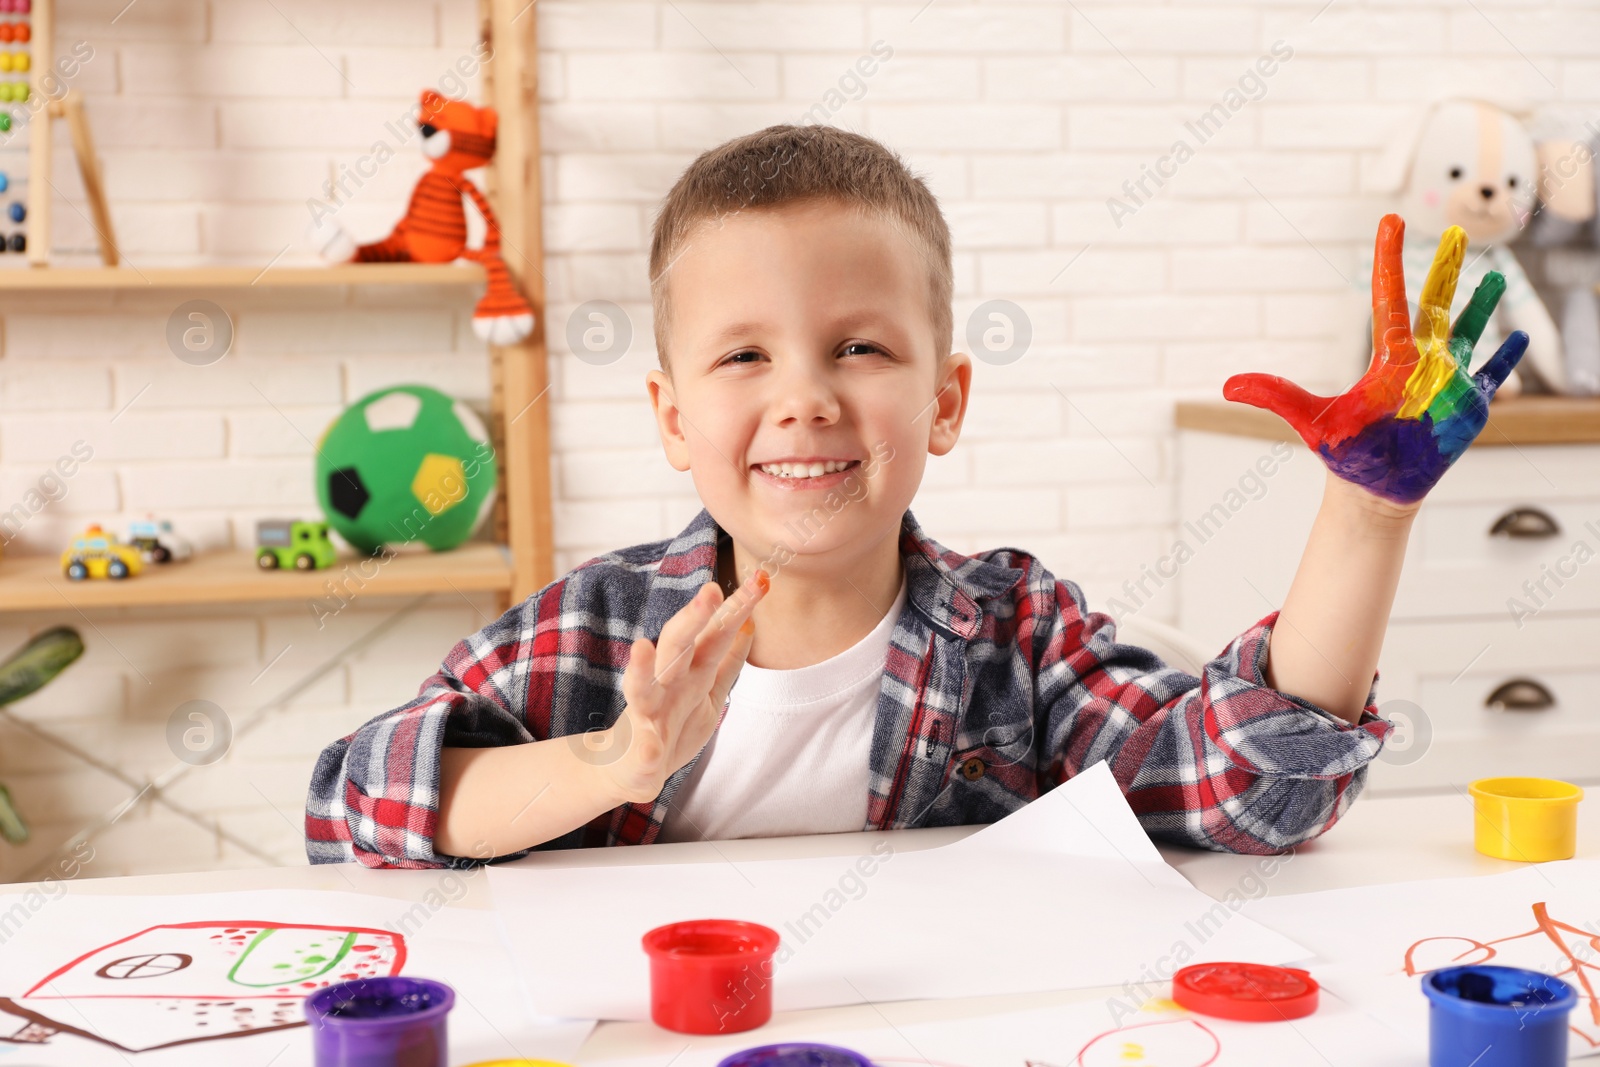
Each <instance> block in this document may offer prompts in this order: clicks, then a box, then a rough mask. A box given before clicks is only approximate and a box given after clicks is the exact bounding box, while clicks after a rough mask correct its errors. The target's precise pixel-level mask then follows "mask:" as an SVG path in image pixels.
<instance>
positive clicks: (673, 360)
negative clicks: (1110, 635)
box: [647, 201, 972, 557]
mask: <svg viewBox="0 0 1600 1067" xmlns="http://www.w3.org/2000/svg"><path fill="white" fill-rule="evenodd" d="M667 284H668V285H669V287H670V288H669V290H668V292H669V294H670V299H671V316H670V322H669V341H668V358H669V362H670V366H671V368H672V373H671V376H670V377H669V376H668V375H667V374H664V373H663V372H661V371H651V372H650V374H649V376H648V379H647V386H648V389H649V392H650V399H651V403H652V404H653V405H654V407H655V412H656V420H657V424H658V428H659V429H660V432H661V439H662V445H663V446H664V447H665V449H666V453H667V458H668V460H669V461H670V462H671V463H672V465H673V467H675V468H676V469H678V470H688V471H690V472H691V474H692V475H693V477H694V483H695V489H696V490H697V491H698V492H699V494H700V499H701V501H702V503H704V504H705V506H706V508H707V509H708V510H709V511H710V512H711V514H712V515H713V517H715V518H716V520H717V522H718V523H719V524H720V525H721V526H722V527H723V528H724V529H726V530H727V531H728V532H729V533H730V534H731V535H732V536H733V538H734V540H735V541H736V542H737V543H739V544H740V545H742V546H744V547H745V548H746V549H748V550H749V551H752V552H756V553H760V554H762V555H765V554H766V553H768V552H770V551H771V549H772V547H773V546H774V545H775V544H776V543H777V542H779V541H782V542H783V543H784V544H786V545H788V546H789V548H790V549H792V550H793V551H794V552H795V553H796V554H797V555H798V556H800V557H805V556H811V555H820V554H823V553H829V552H833V551H835V550H838V549H840V548H841V547H844V548H846V549H848V548H851V547H859V548H861V549H863V550H865V549H866V548H867V547H868V546H870V545H872V544H875V543H877V542H878V541H879V540H881V538H882V537H883V536H885V535H888V534H891V533H893V532H894V531H896V530H898V528H899V524H900V517H901V515H902V514H903V513H904V512H905V509H906V508H907V507H909V506H910V503H911V499H912V497H913V496H914V495H915V494H916V491H917V486H918V485H919V484H920V483H921V481H922V472H923V468H924V466H925V464H926V462H927V456H928V454H929V453H930V452H931V453H932V454H934V455H944V454H945V453H946V452H948V451H950V449H951V448H952V447H954V445H955V442H956V438H957V436H958V435H959V433H960V430H961V420H962V418H963V416H964V415H965V412H966V403H967V396H968V390H969V386H970V382H971V373H972V371H971V362H970V360H968V358H967V357H966V356H965V355H964V354H961V353H951V354H949V355H947V356H946V358H945V359H944V360H943V361H942V363H941V362H940V361H939V360H938V359H937V351H936V347H935V341H934V337H933V324H932V321H931V319H930V316H929V307H928V285H929V281H928V269H927V266H926V265H925V263H924V261H923V259H922V255H921V253H920V252H919V251H918V250H917V249H916V248H914V247H913V246H912V244H911V243H910V241H909V240H908V238H906V237H903V236H902V235H901V233H900V231H898V230H897V229H896V228H895V227H894V226H892V225H891V224H890V223H888V222H887V221H885V220H883V219H880V218H876V217H872V216H869V215H867V214H865V213H863V212H861V211H859V210H857V209H855V208H853V207H851V206H848V205H842V204H838V203H835V202H832V201H820V202H811V203H805V204H794V205H785V206H784V207H781V208H763V209H756V210H747V211H743V212H739V213H737V214H734V215H731V216H728V217H726V218H724V219H722V220H720V221H716V222H707V223H704V224H702V225H701V226H700V227H699V228H698V229H696V230H695V231H694V232H693V233H692V234H691V235H690V237H689V239H688V242H687V245H686V247H685V248H684V249H683V250H682V251H681V252H680V254H679V255H678V256H677V258H676V259H675V260H674V261H673V263H672V265H671V267H670V273H669V276H668V278H667ZM801 461H805V462H806V463H807V468H806V469H807V472H808V473H809V471H812V470H818V469H819V468H818V467H817V466H816V465H817V464H823V465H824V466H823V468H822V469H821V470H820V471H819V473H821V477H808V478H795V477H793V476H792V475H793V474H794V471H795V467H796V466H797V465H798V464H799V463H800V462H801ZM828 461H836V462H832V463H829V462H828ZM785 463H787V464H788V465H789V468H790V475H791V476H789V477H785V476H784V475H783V473H782V471H781V468H782V465H784V464H785ZM841 464H843V465H845V466H844V469H842V470H839V471H837V472H834V473H826V471H827V470H829V469H831V468H832V467H837V466H840V465H841ZM830 498H831V500H832V501H833V503H834V505H837V504H838V502H839V501H840V500H845V501H847V502H846V503H844V504H843V505H842V506H840V507H838V510H837V511H835V510H833V508H832V507H831V506H830V505H829V503H828V501H829V500H830ZM797 531H799V533H797Z"/></svg>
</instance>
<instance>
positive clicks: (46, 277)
mask: <svg viewBox="0 0 1600 1067" xmlns="http://www.w3.org/2000/svg"><path fill="white" fill-rule="evenodd" d="M483 280H484V274H483V268H482V267H480V266H478V265H477V264H476V263H343V264H339V265H338V266H327V267H267V268H266V269H263V268H261V267H144V268H135V267H39V268H23V267H15V268H11V269H8V270H0V293H3V292H5V291H7V290H11V289H16V290H27V291H36V290H41V289H73V290H92V289H245V288H249V287H251V286H254V287H255V288H258V289H260V288H284V289H288V288H302V289H304V288H312V287H317V286H330V285H474V286H476V285H482V284H483Z"/></svg>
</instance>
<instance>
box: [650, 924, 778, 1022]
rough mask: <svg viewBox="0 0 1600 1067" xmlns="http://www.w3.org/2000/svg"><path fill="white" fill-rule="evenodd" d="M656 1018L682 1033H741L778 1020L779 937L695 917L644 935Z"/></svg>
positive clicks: (760, 929) (750, 926)
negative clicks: (774, 991)
mask: <svg viewBox="0 0 1600 1067" xmlns="http://www.w3.org/2000/svg"><path fill="white" fill-rule="evenodd" d="M643 944H644V950H645V953H646V954H647V955H648V956H649V957H650V1018H651V1019H652V1020H654V1022H655V1024H656V1025H657V1026H659V1027H662V1028H663V1029H666V1030H674V1031H676V1032H678V1033H680V1034H736V1033H739V1032H741V1031H744V1030H754V1029H755V1028H756V1027H758V1026H762V1025H765V1023H766V1022H767V1020H768V1019H770V1018H772V967H773V960H772V956H773V953H775V952H777V951H778V933H777V931H776V930H773V929H772V928H770V927H767V926H762V925H760V924H758V923H747V922H740V921H738V920H736V919H695V920H692V921H690V922H681V923H669V924H668V925H666V926H658V927H656V928H655V929H654V930H651V931H650V932H649V933H647V934H645V935H644V938H643Z"/></svg>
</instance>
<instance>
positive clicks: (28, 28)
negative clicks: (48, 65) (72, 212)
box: [0, 0, 33, 253]
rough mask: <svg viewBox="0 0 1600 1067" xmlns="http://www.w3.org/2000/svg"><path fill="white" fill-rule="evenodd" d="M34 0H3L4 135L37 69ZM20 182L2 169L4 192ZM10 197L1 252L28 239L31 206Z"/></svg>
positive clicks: (0, 108)
mask: <svg viewBox="0 0 1600 1067" xmlns="http://www.w3.org/2000/svg"><path fill="white" fill-rule="evenodd" d="M32 14H33V0H0V134H4V133H9V132H10V131H11V129H12V128H13V124H14V123H15V118H14V116H13V115H12V113H11V109H10V108H9V107H6V106H5V105H7V104H25V103H27V102H28V96H29V92H30V90H29V88H28V79H29V72H30V71H31V70H32V69H33V56H32V53H31V50H30V48H29V44H30V42H31V41H32V39H33V26H32V17H31V16H32ZM14 184H16V183H15V182H14V181H13V179H12V176H11V175H8V174H6V173H5V172H4V171H0V193H5V192H6V191H7V190H8V189H11V188H12V186H13V185H14ZM14 197H15V191H14V190H13V198H8V199H9V200H10V202H9V203H4V202H3V201H0V203H3V207H4V211H5V214H4V217H3V221H4V222H7V223H10V224H11V226H10V227H7V228H8V229H11V228H12V227H15V228H14V229H12V232H9V233H0V253H3V252H25V251H27V248H28V239H27V236H26V234H25V232H24V230H23V227H22V223H23V222H24V220H26V219H27V217H28V209H27V206H26V205H25V204H24V203H23V202H22V200H21V199H15V198H14Z"/></svg>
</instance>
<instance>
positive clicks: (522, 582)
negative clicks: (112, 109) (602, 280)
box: [0, 0, 555, 613]
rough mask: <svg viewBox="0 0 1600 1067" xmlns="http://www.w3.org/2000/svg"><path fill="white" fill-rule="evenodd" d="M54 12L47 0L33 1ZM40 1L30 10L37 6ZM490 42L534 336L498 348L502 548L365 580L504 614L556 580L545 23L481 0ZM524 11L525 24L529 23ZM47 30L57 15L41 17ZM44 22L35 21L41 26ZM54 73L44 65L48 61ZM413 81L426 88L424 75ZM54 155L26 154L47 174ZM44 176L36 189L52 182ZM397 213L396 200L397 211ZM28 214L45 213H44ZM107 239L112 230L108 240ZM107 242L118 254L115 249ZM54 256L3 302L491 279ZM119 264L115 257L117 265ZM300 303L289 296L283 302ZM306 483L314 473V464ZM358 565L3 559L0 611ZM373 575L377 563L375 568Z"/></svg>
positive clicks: (512, 250) (496, 175)
mask: <svg viewBox="0 0 1600 1067" xmlns="http://www.w3.org/2000/svg"><path fill="white" fill-rule="evenodd" d="M36 4H42V5H43V8H44V9H46V10H47V9H48V7H49V4H48V0H36ZM40 10H41V8H40V7H39V6H36V7H35V11H36V12H37V11H40ZM478 11H479V16H480V22H481V27H482V31H481V32H482V34H483V37H484V39H485V41H486V42H488V44H489V46H490V47H489V50H488V52H487V56H488V57H492V58H485V59H484V61H483V86H484V88H483V93H482V99H481V102H482V103H483V104H485V105H489V106H493V107H494V108H495V109H496V111H497V112H498V113H499V120H500V122H499V131H498V136H497V139H496V140H497V144H496V150H495V157H494V161H493V163H492V164H491V165H490V167H489V168H488V173H487V175H486V180H485V184H486V185H487V186H488V189H487V193H488V196H489V198H490V200H491V202H492V203H493V204H494V208H495V212H496V213H497V214H498V216H499V218H500V225H501V230H502V233H503V235H504V245H503V248H502V252H503V255H504V257H505V261H506V266H507V268H508V269H509V270H510V272H511V274H512V275H513V277H514V278H515V279H516V281H517V284H518V285H519V287H520V288H521V289H522V292H523V293H524V295H526V296H527V298H528V302H529V303H530V304H531V305H532V306H533V312H534V326H533V333H532V334H531V335H530V336H529V337H528V338H527V339H526V340H524V341H522V342H521V343H519V344H516V345H511V346H504V347H501V346H490V349H489V358H490V362H491V378H492V382H493V395H492V397H491V402H490V416H491V418H490V422H489V429H490V435H491V438H492V440H493V444H494V447H495V450H496V454H497V457H498V460H499V464H500V471H501V481H500V485H499V491H498V494H497V497H496V504H495V512H494V515H493V517H492V520H491V523H490V525H489V528H488V536H489V537H490V538H491V539H492V541H493V542H494V543H477V542H474V543H469V544H466V545H462V546H461V547H459V548H457V549H454V550H452V551H449V552H441V553H428V552H423V553H421V554H416V555H413V554H411V553H410V552H404V551H403V552H401V553H400V554H399V555H398V556H397V557H396V558H394V559H393V560H391V561H390V562H387V563H384V564H383V565H382V566H381V568H379V575H378V577H377V578H376V579H375V580H374V581H373V583H372V584H371V586H370V589H371V591H372V592H373V594H374V595H414V594H420V593H450V592H451V591H452V590H454V591H457V592H462V593H466V592H493V593H495V594H496V596H497V599H498V600H499V602H500V605H501V607H502V609H503V608H505V607H507V606H509V605H510V604H511V603H512V602H514V601H516V600H520V599H522V598H523V597H525V596H527V595H528V594H529V593H531V592H533V591H535V590H537V589H538V588H540V587H541V586H544V585H546V584H548V583H549V582H550V581H551V580H552V579H553V578H554V576H555V575H554V558H555V553H554V549H553V542H552V533H551V525H552V523H551V485H550V418H549V401H548V399H547V394H548V388H549V386H548V383H549V377H548V369H547V367H546V348H545V321H544V317H545V279H544V274H543V260H544V235H543V228H542V219H541V212H540V205H541V203H542V199H541V191H540V171H539V111H538V103H539V81H538V71H539V64H538V51H539V49H538V37H537V25H538V20H537V19H536V18H534V17H533V16H532V14H531V9H530V7H529V5H527V3H526V0H479V4H478ZM524 16H526V17H524ZM36 22H37V23H38V26H40V27H43V26H46V24H48V22H49V19H48V18H43V19H38V18H36ZM36 28H37V27H36ZM34 48H35V51H36V52H38V53H39V54H43V55H48V54H49V38H48V31H47V30H46V32H45V36H44V39H43V40H42V41H41V40H40V39H39V38H38V37H36V38H35V45H34ZM43 66H45V65H43V64H41V67H43ZM419 78H423V80H419V81H418V91H419V92H420V91H421V89H422V87H423V84H424V81H425V78H424V76H423V75H419ZM47 151H48V150H46V153H36V154H35V155H34V158H33V159H32V160H30V164H31V166H33V167H34V168H36V170H37V171H38V173H39V174H41V175H42V174H43V168H47V167H48V162H49V157H48V154H47ZM45 184H47V183H44V182H43V181H42V178H41V181H40V187H41V188H42V187H44V185H45ZM399 210H401V206H400V205H396V211H397V212H398V211H399ZM31 214H32V215H33V216H34V217H36V218H40V219H47V218H48V207H47V206H46V207H44V208H35V209H33V211H32V212H31ZM102 236H103V237H106V236H108V235H106V234H103V235H102ZM109 247H111V248H113V249H114V243H112V244H110V245H109ZM48 251H49V250H48V248H43V249H40V248H37V247H36V248H33V249H30V252H31V253H32V254H33V256H34V257H35V265H34V266H31V267H29V268H17V269H6V270H0V297H3V296H4V295H5V293H7V292H11V291H15V292H43V291H62V292H74V291H76V292H83V293H93V292H97V291H106V290H141V289H143V290H152V291H155V290H175V291H185V290H186V291H190V292H196V291H207V290H211V291H217V290H228V289H238V290H246V289H252V288H253V289H265V290H279V291H281V290H296V289H299V290H313V289H327V288H330V287H335V288H337V287H354V286H360V287H369V286H463V287H477V286H481V285H483V284H484V272H483V268H482V267H480V266H478V265H476V264H473V263H467V262H460V263H450V264H417V263H381V264H380V263H363V264H345V265H341V266H313V267H303V266H284V267H278V266H272V265H267V266H264V267H249V266H216V267H160V268H150V267H138V266H131V265H127V263H126V260H125V259H123V260H122V265H115V266H101V267H51V266H49V265H48V264H47V263H44V262H42V260H43V258H44V256H43V255H42V254H41V253H44V254H47V253H48ZM108 258H109V259H110V260H113V261H114V260H115V259H116V256H115V255H112V256H110V257H108ZM285 299H286V300H287V299H292V297H287V296H286V298H285ZM306 477H307V478H308V479H309V478H310V477H311V471H310V464H309V463H308V464H307V471H306ZM361 564H362V561H361V560H360V559H359V558H357V557H353V556H352V557H350V558H348V559H343V558H342V559H341V560H340V561H339V563H338V564H337V565H336V566H335V568H334V569H333V570H332V571H329V570H323V571H312V572H307V573H292V574H291V573H266V572H262V571H259V570H258V569H257V568H256V566H255V563H254V551H253V549H239V550H235V551H224V552H209V553H201V554H197V555H196V556H195V558H194V559H192V560H190V561H187V562H184V563H175V564H169V565H165V566H158V567H151V568H148V569H147V570H146V571H145V573H143V574H141V575H140V576H138V577H136V578H130V579H125V580H122V581H110V580H91V581H84V582H72V581H69V580H68V579H67V578H66V577H65V576H64V575H62V573H61V568H60V566H59V560H58V559H57V558H56V557H54V556H48V557H39V556H34V557H17V558H4V559H0V613H6V612H23V611H47V612H48V611H59V610H63V609H76V610H84V609H89V608H113V607H133V608H138V607H146V606H156V605H163V606H170V605H200V604H221V603H249V602H264V601H286V600H305V599H314V598H317V597H321V596H324V595H326V587H325V583H326V582H328V581H329V579H330V577H332V578H337V577H338V576H339V575H340V574H341V573H342V570H343V568H345V567H346V566H350V567H353V568H354V567H359V566H361ZM366 566H367V567H368V568H369V569H370V568H371V567H372V566H373V565H372V564H371V563H370V562H369V563H367V564H366Z"/></svg>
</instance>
